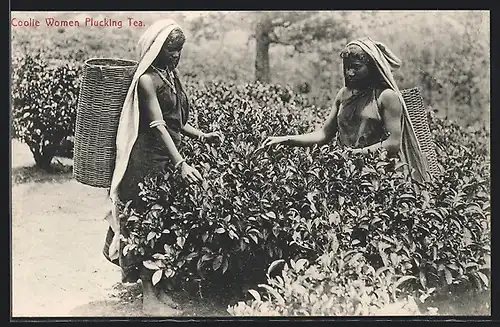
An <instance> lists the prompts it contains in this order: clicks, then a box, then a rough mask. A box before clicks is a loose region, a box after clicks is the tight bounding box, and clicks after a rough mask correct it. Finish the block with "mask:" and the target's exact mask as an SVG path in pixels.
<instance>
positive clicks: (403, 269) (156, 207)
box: [124, 83, 490, 314]
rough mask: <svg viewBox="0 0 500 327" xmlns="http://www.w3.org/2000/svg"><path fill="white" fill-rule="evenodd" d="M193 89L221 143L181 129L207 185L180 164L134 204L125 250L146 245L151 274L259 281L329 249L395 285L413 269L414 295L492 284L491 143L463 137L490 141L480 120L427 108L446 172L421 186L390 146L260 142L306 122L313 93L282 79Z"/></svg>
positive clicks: (202, 120) (200, 121)
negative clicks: (466, 126) (365, 148)
mask: <svg viewBox="0 0 500 327" xmlns="http://www.w3.org/2000/svg"><path fill="white" fill-rule="evenodd" d="M190 87H192V86H190ZM190 90H191V97H192V99H193V115H192V116H191V117H192V120H193V124H196V125H198V126H199V127H200V128H201V129H202V130H214V129H219V130H222V131H224V133H225V135H226V138H225V140H224V142H223V144H222V146H220V147H213V146H211V145H208V144H202V143H200V142H199V141H196V140H186V142H185V144H184V146H183V148H182V151H183V153H184V155H185V157H186V158H188V160H189V161H190V162H191V163H193V164H194V165H195V166H196V167H197V168H199V169H200V170H201V171H202V172H203V174H204V176H205V182H204V184H203V185H202V186H188V185H185V184H184V183H183V182H182V181H181V180H180V179H179V178H178V177H177V176H176V174H175V173H173V172H172V171H167V173H166V174H164V175H163V174H160V175H152V176H148V177H147V178H146V179H145V180H144V181H143V183H142V184H141V188H142V191H141V194H140V195H141V197H142V199H143V202H142V203H141V205H140V206H136V207H135V208H128V209H127V210H126V214H125V217H124V219H128V226H129V230H131V233H130V236H129V237H128V238H127V239H126V242H127V243H128V244H129V245H128V246H127V248H126V250H127V251H130V250H131V251H136V252H138V253H141V254H144V255H146V261H145V265H146V266H147V267H149V268H151V269H154V270H156V272H155V274H154V275H153V276H154V281H155V282H158V281H160V280H171V281H174V284H179V283H181V281H182V283H185V282H190V281H197V282H199V283H202V284H204V285H206V284H210V283H215V284H217V283H219V284H220V283H221V282H222V283H228V281H229V280H231V279H234V280H237V278H240V280H239V282H242V281H241V279H243V280H245V281H246V282H251V283H259V282H264V281H265V277H266V276H265V271H266V268H267V267H268V266H269V265H270V264H271V263H272V262H273V261H274V260H277V259H284V260H287V261H288V262H291V261H290V260H299V259H307V260H309V261H310V262H314V261H315V260H317V259H318V258H319V257H321V256H323V255H324V254H325V253H329V252H331V251H332V248H333V249H334V250H335V251H341V252H342V251H343V253H348V252H349V251H354V252H353V253H356V256H357V257H360V256H362V257H363V258H364V259H363V260H366V266H367V267H372V269H373V270H375V271H377V270H380V269H385V270H390V271H391V272H392V273H393V277H394V278H396V277H397V279H391V280H392V281H391V282H390V283H389V284H388V285H389V286H390V287H393V288H392V289H393V290H395V285H396V283H397V280H401V278H403V277H405V278H404V280H405V281H406V282H405V292H408V294H410V293H411V292H413V293H415V292H418V291H422V292H426V291H427V290H428V289H432V288H436V289H438V290H455V289H459V288H464V287H465V288H484V287H488V284H489V281H488V274H489V266H488V262H489V261H488V260H489V259H488V258H489V252H490V248H489V242H490V235H489V231H490V209H489V200H490V199H489V191H490V186H489V179H490V178H489V171H488V168H489V167H488V163H487V162H488V151H486V150H487V149H486V147H485V146H483V145H482V144H481V143H478V142H476V141H474V142H472V141H471V142H469V140H470V139H471V138H474V137H478V136H480V138H481V139H483V140H484V139H487V138H488V135H487V134H486V132H485V131H478V132H477V135H471V134H467V133H465V132H463V131H462V130H461V129H460V128H459V127H458V126H456V125H454V124H453V123H450V122H447V121H444V120H441V119H439V118H436V117H434V116H432V115H430V116H429V119H430V123H431V126H432V128H433V130H434V132H435V133H436V135H435V138H436V144H437V146H438V148H439V151H440V152H439V158H440V164H441V166H442V171H443V173H442V175H441V176H438V177H437V178H436V180H435V181H434V182H432V183H427V184H419V183H417V182H415V181H411V180H410V178H409V176H408V174H407V173H406V172H405V170H404V169H403V165H402V164H401V163H400V162H398V160H396V159H395V158H390V157H388V156H387V154H386V153H385V152H383V151H379V152H377V153H373V154H371V155H368V156H362V155H352V154H350V153H349V152H346V151H344V150H342V149H340V148H338V147H337V146H336V145H335V142H333V143H332V144H330V145H325V146H322V147H317V146H315V147H310V148H290V147H282V146H277V147H274V148H269V149H265V150H264V149H259V145H260V144H261V142H262V141H263V139H264V138H265V137H266V136H267V135H280V134H296V133H304V132H307V131H309V130H310V129H311V128H312V125H311V124H310V123H308V122H307V120H306V118H305V114H304V113H305V112H307V110H301V109H302V108H303V106H307V103H306V102H304V100H303V99H302V98H301V97H300V96H297V95H294V94H293V92H290V91H289V90H287V89H286V88H284V87H280V86H262V85H252V84H249V85H231V84H223V83H213V84H207V85H201V84H200V85H197V86H196V88H191V89H190ZM459 131H460V132H459ZM464 145H468V146H464ZM358 254H359V255H358ZM364 269H370V268H364ZM346 283H347V282H346ZM348 285H349V284H344V286H345V287H348ZM367 285H368V286H369V285H372V284H369V283H368V284H367ZM372 286H373V285H372ZM342 287H343V286H342ZM373 287H375V286H373ZM370 294H371V293H370ZM370 294H368V295H370ZM350 300H352V299H350ZM350 300H349V301H350ZM285 302H286V298H285ZM273 303H274V302H273ZM370 303H371V302H370ZM384 303H385V302H384ZM269 305H270V304H269ZM302 305H303V306H305V310H306V311H307V310H309V309H310V308H309V309H308V307H307V305H306V304H305V303H302ZM384 305H385V304H384ZM334 307H335V306H334ZM335 308H337V307H335ZM273 310H274V309H273ZM276 310H277V309H276ZM279 310H284V309H279ZM279 310H278V311H279ZM287 310H288V309H287ZM311 310H312V309H311ZM325 310H326V309H325ZM328 310H329V309H328ZM335 310H337V309H335ZM342 310H344V309H342ZM345 310H347V311H345ZM345 310H344V311H342V312H344V313H345V312H351V311H349V310H355V309H352V308H351V309H345ZM313 311H314V310H312V311H307V312H308V314H312V312H313ZM279 312H281V311H279ZM287 312H290V311H287ZM314 312H316V311H314ZM370 312H371V311H370Z"/></svg>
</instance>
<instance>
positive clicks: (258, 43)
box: [255, 14, 273, 83]
mask: <svg viewBox="0 0 500 327" xmlns="http://www.w3.org/2000/svg"><path fill="white" fill-rule="evenodd" d="M272 27H273V26H272V22H271V19H270V17H268V16H267V14H262V17H261V18H260V19H259V21H258V22H257V26H256V28H255V80H256V81H258V82H262V83H269V82H270V81H271V77H270V69H269V45H270V44H271V41H270V38H269V33H270V32H271V31H272Z"/></svg>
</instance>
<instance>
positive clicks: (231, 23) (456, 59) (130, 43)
mask: <svg viewBox="0 0 500 327" xmlns="http://www.w3.org/2000/svg"><path fill="white" fill-rule="evenodd" d="M259 14H261V12H259ZM272 14H273V15H274V17H273V21H274V22H275V23H276V24H278V26H279V24H281V27H277V28H276V31H275V32H276V37H277V39H281V40H282V41H283V43H285V44H284V45H279V44H274V45H273V46H272V47H271V49H270V65H271V79H272V82H273V83H282V84H289V85H293V86H294V88H297V89H298V88H300V86H301V85H303V84H304V83H307V84H309V86H310V87H309V93H308V94H307V96H308V97H309V100H310V101H311V102H312V103H314V104H315V105H316V106H317V107H321V108H325V107H328V106H329V105H331V103H332V100H333V98H334V96H335V94H336V92H337V90H339V88H340V87H341V86H342V83H343V80H342V69H341V61H340V57H339V56H338V52H339V50H340V49H341V47H342V46H343V45H345V43H346V42H348V41H349V40H350V39H352V38H354V37H358V36H364V35H368V36H371V37H372V38H374V39H377V40H379V41H382V42H384V43H385V44H386V45H387V46H388V47H389V48H390V49H391V50H393V52H394V53H395V54H396V55H398V56H399V57H400V58H401V59H402V60H403V66H402V67H401V68H400V69H399V70H398V71H396V72H395V77H396V81H397V82H398V85H399V86H400V87H401V88H409V87H414V86H416V85H418V86H419V87H421V89H422V92H423V95H424V99H425V100H426V102H427V103H428V104H432V106H433V107H434V108H436V109H437V110H438V113H439V115H440V116H442V117H447V118H448V119H454V120H456V121H457V122H459V123H460V125H465V126H466V125H476V124H486V125H488V124H489V105H490V103H489V101H490V92H489V90H490V84H489V81H490V72H489V64H490V58H489V52H490V51H489V15H488V13H487V12H481V11H475V12H470V11H469V12H467V11H456V12H439V11H435V12H432V11H425V12H404V11H403V12H392V11H391V12H377V11H369V12H364V11H348V12H319V13H318V12H306V13H304V12H273V13H272ZM15 15H16V16H20V15H21V13H15ZM44 15H45V14H35V13H30V17H32V16H34V17H35V18H42V19H43V17H44ZM81 15H83V16H95V13H82V14H81ZM130 15H132V16H134V17H135V18H137V19H141V20H143V21H144V22H145V23H146V25H148V24H150V23H151V22H152V21H154V20H155V19H159V18H165V17H173V18H174V19H176V20H178V21H179V23H180V24H181V25H182V26H183V27H185V31H186V35H187V40H188V41H187V43H186V45H185V48H184V51H183V57H182V59H181V62H180V70H181V73H182V74H183V75H184V77H185V78H194V79H196V80H205V81H212V80H223V81H229V80H231V81H234V82H237V83H242V82H243V83H244V82H251V81H253V80H254V61H255V49H254V48H255V46H254V43H253V42H254V41H253V40H252V38H251V36H252V34H253V32H254V31H253V28H254V24H252V22H253V21H254V20H255V18H256V17H257V13H253V12H217V13H215V12H207V13H199V14H193V13H190V15H188V13H184V12H175V13H172V12H170V13H161V12H154V13H133V14H132V13H125V14H124V13H117V14H113V16H112V17H113V18H116V19H125V20H126V17H127V16H130ZM54 16H61V18H65V19H68V18H69V19H74V18H75V17H74V16H75V14H74V13H59V14H54ZM193 16H194V18H193ZM299 18H300V19H299ZM302 28H304V31H307V32H305V33H302ZM143 31H144V29H143V28H128V27H124V28H122V29H114V28H107V29H96V28H59V29H50V28H47V29H45V28H43V29H26V28H15V29H12V52H13V56H16V55H17V54H19V53H24V52H26V53H32V52H33V51H34V50H38V49H41V50H43V51H44V52H45V56H46V57H47V58H48V59H50V60H49V64H51V65H53V64H55V65H59V64H61V63H64V62H66V61H67V60H71V61H78V62H83V60H85V59H88V58H90V57H119V58H126V59H136V57H135V52H134V50H135V46H136V42H137V40H138V38H139V36H140V34H141V33H142V32H143ZM321 33H326V34H325V35H321ZM97 34H98V37H96V35H97ZM103 40H105V42H103ZM286 44H290V45H286ZM301 44H302V45H301ZM295 45H297V49H295ZM436 45H439V46H436ZM297 50H300V52H299V51H297ZM228 63H229V64H228ZM12 68H13V69H14V70H15V66H14V65H13V67H12Z"/></svg>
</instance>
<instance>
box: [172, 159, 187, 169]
mask: <svg viewBox="0 0 500 327" xmlns="http://www.w3.org/2000/svg"><path fill="white" fill-rule="evenodd" d="M183 162H186V159H182V160H181V161H179V162H178V163H176V164H175V166H174V170H177V168H178V167H179V166H180V165H181V164H182V163H183Z"/></svg>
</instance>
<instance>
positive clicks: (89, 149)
mask: <svg viewBox="0 0 500 327" xmlns="http://www.w3.org/2000/svg"><path fill="white" fill-rule="evenodd" d="M136 67H137V62H136V61H132V60H124V59H113V58H92V59H88V60H86V61H85V64H84V69H83V80H82V83H81V85H80V94H79V98H78V107H77V114H76V128H75V148H74V165H73V175H74V177H75V179H76V180H77V181H78V182H80V183H82V184H86V185H89V186H93V187H101V188H107V187H109V186H110V185H111V177H112V174H113V169H114V164H115V155H116V145H115V141H116V132H117V129H118V122H119V119H120V113H121V110H122V106H123V103H124V101H125V97H126V95H127V91H128V88H129V86H130V83H131V81H132V77H133V74H134V72H135V69H136Z"/></svg>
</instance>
